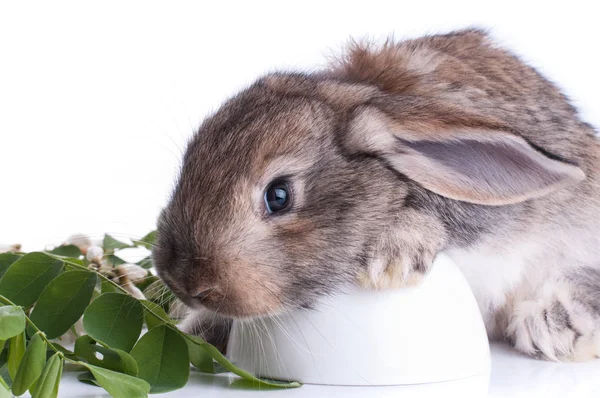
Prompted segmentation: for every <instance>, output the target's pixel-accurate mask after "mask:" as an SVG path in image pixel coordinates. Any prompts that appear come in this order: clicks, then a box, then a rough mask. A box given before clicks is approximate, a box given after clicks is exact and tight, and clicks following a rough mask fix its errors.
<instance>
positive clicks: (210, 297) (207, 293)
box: [194, 284, 223, 303]
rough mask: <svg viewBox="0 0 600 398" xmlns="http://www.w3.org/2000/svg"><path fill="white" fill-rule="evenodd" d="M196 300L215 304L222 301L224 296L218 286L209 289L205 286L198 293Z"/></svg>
mask: <svg viewBox="0 0 600 398" xmlns="http://www.w3.org/2000/svg"><path fill="white" fill-rule="evenodd" d="M194 298H195V299H196V300H198V301H200V302H201V303H205V302H214V301H218V300H221V299H222V298H223V294H222V292H221V289H220V288H219V286H218V285H216V284H215V285H212V286H209V287H206V286H203V287H201V288H199V289H198V290H197V291H196V294H195V295H194Z"/></svg>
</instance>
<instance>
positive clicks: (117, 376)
mask: <svg viewBox="0 0 600 398" xmlns="http://www.w3.org/2000/svg"><path fill="white" fill-rule="evenodd" d="M77 363H78V364H79V365H82V366H85V367H86V368H88V369H89V370H90V372H92V375H94V379H95V383H96V384H97V385H99V386H100V387H102V388H104V389H105V390H106V391H107V392H108V393H109V394H110V395H112V396H113V397H115V398H138V397H140V398H142V397H147V396H148V392H149V391H150V385H149V384H148V383H146V382H145V381H144V380H142V379H139V378H137V377H133V376H129V375H126V374H123V373H118V372H114V371H112V370H108V369H103V368H100V367H97V366H94V365H90V364H88V363H85V362H77ZM87 381H92V380H89V379H88V380H87Z"/></svg>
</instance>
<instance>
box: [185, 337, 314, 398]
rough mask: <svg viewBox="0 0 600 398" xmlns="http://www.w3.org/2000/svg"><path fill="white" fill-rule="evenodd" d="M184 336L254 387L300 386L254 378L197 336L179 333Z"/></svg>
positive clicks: (298, 385) (293, 383) (294, 382)
mask: <svg viewBox="0 0 600 398" xmlns="http://www.w3.org/2000/svg"><path fill="white" fill-rule="evenodd" d="M180 333H182V334H183V335H184V337H185V338H186V339H187V340H188V342H191V343H193V344H196V345H199V346H201V347H202V348H204V349H205V350H206V352H208V354H209V355H210V356H212V357H213V358H214V360H215V361H217V362H218V363H219V364H221V365H222V366H223V367H224V368H225V369H227V370H228V371H230V372H232V373H235V374H236V375H238V376H240V377H241V378H243V379H245V380H248V381H249V382H252V384H253V385H254V386H255V387H261V386H269V387H280V388H296V387H300V386H301V385H302V384H300V383H298V382H296V381H290V382H288V381H278V380H271V379H264V378H260V377H256V376H254V375H253V374H252V373H250V372H248V371H245V370H243V369H240V368H238V367H237V366H235V365H234V364H232V363H231V362H229V360H228V359H227V358H225V356H224V355H223V354H222V353H221V352H220V351H219V350H218V349H217V348H216V347H215V346H213V345H211V344H208V343H207V342H206V341H204V340H203V339H201V338H200V337H198V336H191V335H189V334H185V333H183V332H180Z"/></svg>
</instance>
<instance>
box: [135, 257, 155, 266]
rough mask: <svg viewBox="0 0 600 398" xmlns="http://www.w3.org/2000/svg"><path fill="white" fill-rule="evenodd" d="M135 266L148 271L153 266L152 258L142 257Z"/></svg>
mask: <svg viewBox="0 0 600 398" xmlns="http://www.w3.org/2000/svg"><path fill="white" fill-rule="evenodd" d="M137 265H139V266H140V267H142V268H144V269H150V268H152V266H153V265H154V264H153V263H152V256H148V257H144V258H143V259H142V260H140V261H138V262H137Z"/></svg>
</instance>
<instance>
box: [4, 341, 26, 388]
mask: <svg viewBox="0 0 600 398" xmlns="http://www.w3.org/2000/svg"><path fill="white" fill-rule="evenodd" d="M24 354H25V331H23V332H21V333H20V334H18V335H16V336H15V337H13V338H12V339H10V343H9V344H8V362H7V365H8V374H9V375H10V378H11V379H13V380H14V379H15V376H16V375H17V370H18V369H19V364H20V363H21V360H22V359H23V355H24Z"/></svg>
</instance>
